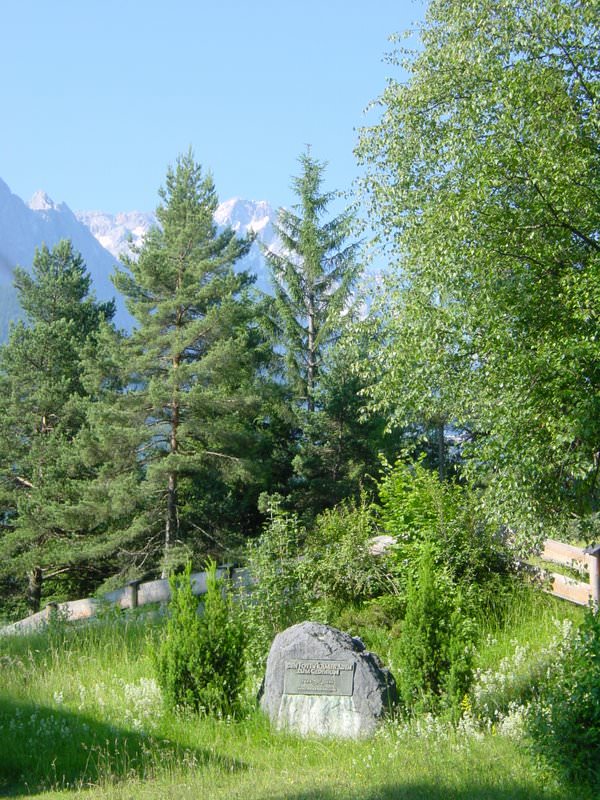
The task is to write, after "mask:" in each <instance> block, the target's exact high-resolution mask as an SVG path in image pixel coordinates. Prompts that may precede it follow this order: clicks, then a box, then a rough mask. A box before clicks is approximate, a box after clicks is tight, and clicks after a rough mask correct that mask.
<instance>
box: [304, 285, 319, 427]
mask: <svg viewBox="0 0 600 800" xmlns="http://www.w3.org/2000/svg"><path fill="white" fill-rule="evenodd" d="M315 336H316V332H315V309H314V300H313V298H312V297H310V298H309V302H308V359H307V362H308V363H307V367H306V407H307V409H308V412H309V413H310V414H312V412H313V411H314V410H315V397H314V393H315V377H316V375H315V372H316V366H317V365H316V353H315V350H316V347H315Z"/></svg>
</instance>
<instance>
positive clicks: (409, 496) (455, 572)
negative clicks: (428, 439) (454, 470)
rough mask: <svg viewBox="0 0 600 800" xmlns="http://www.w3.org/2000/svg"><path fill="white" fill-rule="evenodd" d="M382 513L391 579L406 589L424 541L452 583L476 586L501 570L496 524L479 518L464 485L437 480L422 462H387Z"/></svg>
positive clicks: (503, 554) (504, 554)
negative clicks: (391, 561) (391, 544)
mask: <svg viewBox="0 0 600 800" xmlns="http://www.w3.org/2000/svg"><path fill="white" fill-rule="evenodd" d="M379 496H380V501H381V517H382V520H383V524H384V526H385V529H386V531H387V532H388V533H389V534H390V535H392V536H394V537H395V539H396V544H395V545H394V547H393V555H394V558H395V562H396V578H397V582H398V584H399V586H400V587H401V588H402V589H403V590H404V591H406V589H407V587H408V581H409V578H412V579H413V580H416V578H417V572H418V564H419V560H420V556H421V549H422V546H423V544H425V543H427V545H428V546H429V548H430V550H431V554H432V557H433V560H434V562H435V564H436V565H437V566H438V567H441V568H443V569H444V570H445V572H446V573H447V575H448V576H449V578H450V580H451V581H452V583H454V584H456V583H463V584H464V585H474V584H478V585H479V586H480V587H482V586H484V585H485V583H486V582H487V581H488V580H489V579H490V578H491V577H493V576H495V575H498V574H499V573H506V572H507V567H508V565H509V558H508V551H507V549H506V547H505V545H504V543H503V541H502V539H501V537H500V535H499V532H498V530H497V529H496V528H493V527H492V526H490V525H489V524H488V523H487V521H486V520H485V519H484V518H483V516H482V514H481V511H480V509H479V507H478V504H477V498H476V497H475V495H474V494H473V492H472V491H470V490H469V489H468V488H466V487H464V486H462V485H460V484H458V483H455V482H451V481H441V480H440V479H439V477H438V475H437V473H436V472H432V471H430V470H428V469H426V468H425V467H424V466H423V464H422V463H421V461H417V462H414V463H412V464H405V463H402V462H398V463H396V464H395V466H393V467H390V466H389V465H387V467H386V472H385V474H384V476H383V478H382V480H381V482H380V484H379Z"/></svg>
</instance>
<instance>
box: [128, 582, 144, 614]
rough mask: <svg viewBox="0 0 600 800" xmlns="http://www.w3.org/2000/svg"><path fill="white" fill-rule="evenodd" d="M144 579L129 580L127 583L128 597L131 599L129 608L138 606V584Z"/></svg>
mask: <svg viewBox="0 0 600 800" xmlns="http://www.w3.org/2000/svg"><path fill="white" fill-rule="evenodd" d="M141 582H142V581H129V583H128V584H127V587H126V588H127V589H128V592H127V597H128V600H129V608H137V607H138V586H139V585H140V583H141Z"/></svg>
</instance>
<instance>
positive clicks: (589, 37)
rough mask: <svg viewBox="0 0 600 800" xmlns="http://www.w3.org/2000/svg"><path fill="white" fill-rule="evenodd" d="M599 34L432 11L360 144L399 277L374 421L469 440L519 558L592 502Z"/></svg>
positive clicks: (525, 17)
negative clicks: (523, 548)
mask: <svg viewBox="0 0 600 800" xmlns="http://www.w3.org/2000/svg"><path fill="white" fill-rule="evenodd" d="M598 19H599V6H598V2H597V0H590V2H585V3H583V2H579V0H507V2H503V3H502V4H500V5H499V4H498V3H496V2H494V0H477V2H472V3H449V2H446V0H432V2H431V3H430V4H429V7H428V13H427V19H426V22H425V23H424V25H423V26H422V29H421V39H422V46H421V47H419V48H418V49H415V50H414V51H412V52H408V53H407V52H399V53H398V54H397V58H393V59H392V60H393V61H396V60H397V61H398V63H399V64H400V65H401V66H403V67H404V69H405V70H406V72H407V73H408V79H407V80H404V79H403V80H402V82H398V81H392V82H390V84H389V86H388V88H387V89H386V90H385V92H384V93H383V96H382V98H381V105H382V107H383V113H382V117H381V121H380V122H379V123H378V124H376V125H375V126H374V127H373V128H372V129H370V130H366V131H364V132H363V135H362V140H361V144H360V148H359V150H360V156H361V158H362V159H363V160H364V162H365V163H366V164H367V165H368V168H369V175H368V176H367V178H366V181H365V186H366V190H367V192H368V195H369V199H370V200H371V203H372V205H371V218H372V219H373V220H376V221H377V222H376V224H377V225H378V226H379V231H380V233H381V234H382V236H383V237H384V239H385V240H386V241H387V243H388V244H389V245H390V249H391V252H392V257H393V258H394V260H395V272H396V275H395V276H393V277H392V279H391V281H390V284H389V285H388V291H387V292H385V293H383V295H382V296H383V301H382V303H381V305H380V307H379V309H378V312H379V313H378V315H377V317H376V320H375V322H374V325H375V331H374V334H376V335H374V338H373V347H372V350H371V357H370V359H369V360H368V361H367V362H365V364H364V366H365V372H366V377H367V379H369V390H368V391H369V394H370V397H371V400H372V403H373V406H374V408H375V409H376V410H377V411H379V412H382V411H385V412H387V413H388V414H389V416H390V420H391V424H392V425H398V426H403V425H405V424H407V423H412V424H418V425H421V426H427V425H428V424H429V423H430V422H431V421H432V420H433V419H438V420H441V421H445V422H447V423H449V424H452V425H453V426H454V427H455V428H457V429H463V430H464V431H465V432H466V433H467V434H468V436H466V437H465V440H464V444H463V447H462V451H463V456H464V459H465V465H466V470H467V474H468V475H469V479H470V480H471V481H472V482H473V483H477V484H478V485H483V486H485V488H486V506H487V510H488V513H489V514H490V516H492V515H493V516H494V517H495V519H496V520H497V522H498V523H499V524H503V525H508V526H509V527H511V529H512V530H513V532H514V535H515V538H516V540H517V541H519V542H521V543H523V544H526V545H531V544H533V543H535V541H536V540H537V539H538V537H540V536H542V535H548V531H549V530H551V529H552V528H554V529H555V530H556V531H558V532H559V531H560V530H561V529H562V528H563V527H564V526H565V525H566V524H567V522H568V521H569V520H572V519H573V518H575V519H578V520H581V522H582V524H584V525H585V519H586V517H587V516H588V515H589V514H593V513H594V512H595V511H596V510H597V508H598V504H599V501H600V473H599V471H598V460H597V442H598V440H599V437H600V431H599V420H600V413H599V398H600V392H599V387H600V371H599V369H598V365H599V364H600V358H599V355H600V352H599V339H598V336H597V330H598V323H599V316H598V315H599V311H598V310H599V309H600V279H599V276H600V245H599V243H598V236H597V232H598V230H599V229H600V217H599V206H598V203H597V202H596V200H597V197H596V187H597V185H598V150H599V144H600V132H599V128H598V124H597V98H598V91H599V88H600V78H599V73H598V57H597V46H596V43H597V39H598Z"/></svg>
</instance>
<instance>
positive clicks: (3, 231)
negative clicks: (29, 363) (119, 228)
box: [0, 179, 129, 341]
mask: <svg viewBox="0 0 600 800" xmlns="http://www.w3.org/2000/svg"><path fill="white" fill-rule="evenodd" d="M61 239H70V240H71V241H72V242H73V247H74V248H75V249H76V250H78V251H79V252H80V253H81V255H82V256H83V258H84V260H85V262H86V264H87V266H88V269H89V272H90V274H91V276H92V281H93V285H94V291H95V293H96V296H97V297H98V299H100V300H109V299H111V298H113V297H115V295H116V292H115V289H114V286H113V285H112V283H111V281H110V274H111V273H112V271H113V269H114V267H115V264H116V261H115V258H114V257H113V256H112V255H111V254H110V253H109V252H108V251H107V250H105V249H104V248H103V247H102V246H101V245H100V244H99V242H98V241H97V240H96V239H95V238H94V236H92V234H91V233H90V231H89V229H88V228H87V227H86V226H85V225H83V224H82V223H81V222H79V221H78V220H77V218H76V217H75V215H74V214H73V212H72V211H71V209H70V208H69V207H68V206H67V205H66V204H65V203H54V202H53V201H52V200H51V199H50V198H49V197H48V196H47V195H46V194H44V192H37V193H36V194H35V195H34V196H33V197H32V199H31V201H30V203H29V204H25V203H24V202H23V200H21V198H20V197H17V195H15V194H13V193H12V192H11V191H10V189H9V187H8V186H7V185H6V183H4V181H2V180H1V179H0V341H1V340H3V339H5V337H6V334H7V331H8V326H9V323H10V321H11V320H14V319H16V318H18V316H19V308H18V302H17V294H16V291H15V289H14V287H13V284H12V281H13V269H14V267H15V266H16V265H17V264H18V265H20V266H22V267H25V268H27V267H30V266H31V264H32V262H33V257H34V254H35V250H36V248H37V247H40V246H41V245H42V244H45V245H47V246H48V247H50V248H51V247H54V245H55V244H57V243H58V242H59V241H60V240H61ZM116 299H117V316H116V322H117V324H118V325H126V324H127V322H128V319H129V317H128V315H127V312H126V310H125V306H124V303H123V302H122V300H120V299H119V298H116Z"/></svg>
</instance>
